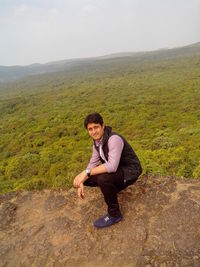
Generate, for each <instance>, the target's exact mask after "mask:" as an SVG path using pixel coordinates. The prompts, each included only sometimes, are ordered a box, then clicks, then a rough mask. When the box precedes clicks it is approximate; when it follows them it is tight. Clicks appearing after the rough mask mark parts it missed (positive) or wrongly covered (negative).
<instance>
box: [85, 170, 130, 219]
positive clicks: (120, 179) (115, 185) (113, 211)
mask: <svg viewBox="0 0 200 267" xmlns="http://www.w3.org/2000/svg"><path fill="white" fill-rule="evenodd" d="M84 185H86V186H92V187H95V186H99V187H100V189H101V192H102V193H103V196H104V200H105V202H106V204H107V206H108V214H109V215H111V216H112V217H118V216H119V215H120V214H121V212H120V208H119V203H118V199H117V193H118V192H120V191H121V190H123V189H125V188H126V187H127V185H126V184H125V183H124V174H123V171H122V169H120V168H118V170H117V171H116V172H113V173H103V174H98V175H94V176H91V177H90V178H88V179H87V180H86V181H85V182H84Z"/></svg>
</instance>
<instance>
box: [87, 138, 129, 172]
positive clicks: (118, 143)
mask: <svg viewBox="0 0 200 267" xmlns="http://www.w3.org/2000/svg"><path fill="white" fill-rule="evenodd" d="M102 139H103V138H102ZM102 139H101V140H100V141H95V142H96V146H97V147H98V148H99V147H100V146H101V147H102ZM123 147H124V142H123V140H122V138H121V137H120V136H118V135H112V136H111V137H110V138H109V139H108V150H109V152H108V161H107V160H106V158H105V156H104V153H103V150H102V149H101V157H102V159H103V160H104V161H105V163H104V164H103V165H104V166H105V168H106V170H107V172H108V173H111V172H116V171H117V168H118V165H119V162H120V158H121V154H122V150H123ZM99 164H100V156H99V153H98V151H97V150H96V148H95V146H94V145H93V152H92V157H91V159H90V162H89V164H88V166H87V167H88V168H90V169H92V168H94V167H97V166H99Z"/></svg>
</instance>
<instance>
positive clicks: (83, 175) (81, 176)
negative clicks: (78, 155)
mask: <svg viewBox="0 0 200 267" xmlns="http://www.w3.org/2000/svg"><path fill="white" fill-rule="evenodd" d="M86 179H87V174H86V171H82V172H81V173H79V174H78V175H77V176H76V177H75V179H74V182H73V185H74V187H80V185H81V183H84V182H85V180H86Z"/></svg>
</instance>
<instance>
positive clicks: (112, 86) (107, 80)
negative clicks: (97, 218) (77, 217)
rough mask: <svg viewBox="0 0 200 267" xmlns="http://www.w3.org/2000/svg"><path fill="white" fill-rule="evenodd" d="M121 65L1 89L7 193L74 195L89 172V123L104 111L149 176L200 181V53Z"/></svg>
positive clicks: (103, 64) (1, 153) (0, 148)
mask: <svg viewBox="0 0 200 267" xmlns="http://www.w3.org/2000/svg"><path fill="white" fill-rule="evenodd" d="M195 53H196V54H195V55H192V54H190V55H188V54H185V55H181V56H176V55H174V56H171V57H167V56H164V57H162V56H160V52H159V56H155V55H154V56H151V57H149V58H148V57H147V58H145V57H144V56H142V57H141V58H140V57H138V58H135V57H131V56H130V57H121V58H120V57H119V58H113V59H105V60H101V61H95V62H93V63H92V64H91V65H90V64H87V65H86V66H85V67H83V65H81V66H80V67H77V66H76V67H75V68H73V69H71V70H69V71H60V72H54V73H46V74H43V75H35V76H30V77H26V78H24V79H23V80H19V81H16V82H12V83H6V84H1V85H0V192H1V193H5V192H8V191H12V190H19V189H26V190H31V189H42V188H70V187H71V186H72V180H73V178H74V177H75V175H76V174H77V173H78V172H79V171H81V170H82V169H84V168H85V167H86V166H87V163H88V160H89V158H90V156H91V153H92V140H90V139H89V137H88V134H87V131H86V130H85V129H84V126H83V120H84V118H85V116H86V115H87V114H88V113H90V112H94V111H97V112H99V113H101V114H102V116H103V117H104V121H105V124H106V125H110V126H112V127H113V130H114V131H116V132H119V133H120V134H122V135H123V136H124V137H125V138H126V139H127V140H128V141H129V143H130V144H131V145H132V147H133V149H134V150H135V152H136V153H137V155H138V157H139V159H140V161H141V163H142V166H143V174H160V175H166V176H167V175H174V176H178V177H186V178H199V177H200V109H199V107H200V48H199V53H197V52H195Z"/></svg>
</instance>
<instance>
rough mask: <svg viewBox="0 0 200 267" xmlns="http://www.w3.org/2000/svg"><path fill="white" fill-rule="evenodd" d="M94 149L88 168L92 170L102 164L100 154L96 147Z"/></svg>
mask: <svg viewBox="0 0 200 267" xmlns="http://www.w3.org/2000/svg"><path fill="white" fill-rule="evenodd" d="M92 149H93V150H92V157H91V159H90V161H89V164H88V166H87V168H90V169H92V168H94V167H97V166H99V162H100V157H99V153H98V152H97V150H96V148H95V146H94V145H93V147H92Z"/></svg>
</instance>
